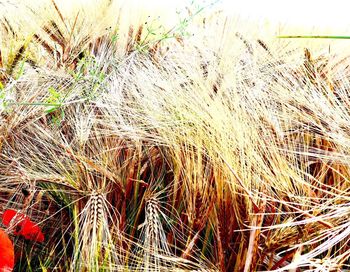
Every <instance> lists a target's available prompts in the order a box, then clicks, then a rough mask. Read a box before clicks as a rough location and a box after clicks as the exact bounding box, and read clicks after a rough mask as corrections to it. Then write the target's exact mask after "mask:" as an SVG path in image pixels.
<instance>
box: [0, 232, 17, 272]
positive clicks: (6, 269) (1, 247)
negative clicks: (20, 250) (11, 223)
mask: <svg viewBox="0 0 350 272" xmlns="http://www.w3.org/2000/svg"><path fill="white" fill-rule="evenodd" d="M0 252H1V254H0V271H2V272H11V271H12V270H13V267H14V265H15V253H14V248H13V244H12V241H11V240H10V238H9V237H8V235H7V233H6V232H4V231H3V230H2V229H0Z"/></svg>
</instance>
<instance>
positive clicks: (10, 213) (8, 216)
mask: <svg viewBox="0 0 350 272" xmlns="http://www.w3.org/2000/svg"><path fill="white" fill-rule="evenodd" d="M15 215H17V211H15V210H6V211H4V213H3V215H2V223H3V224H4V225H5V226H6V227H7V226H8V225H10V222H11V220H12V218H13V217H15Z"/></svg>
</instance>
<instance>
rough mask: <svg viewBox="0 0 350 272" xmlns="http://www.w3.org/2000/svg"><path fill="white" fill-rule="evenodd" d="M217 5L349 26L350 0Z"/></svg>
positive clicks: (293, 22)
mask: <svg viewBox="0 0 350 272" xmlns="http://www.w3.org/2000/svg"><path fill="white" fill-rule="evenodd" d="M127 1H128V0H127ZM129 1H130V0H129ZM190 1H191V0H136V2H137V3H138V4H141V3H142V4H144V5H146V6H148V7H150V6H154V5H156V6H158V7H159V6H162V7H168V8H174V7H176V6H177V7H181V6H184V3H189V2H190ZM204 1H205V2H206V3H209V2H213V1H215V0H195V3H197V4H201V3H202V2H204ZM142 4H141V5H142ZM219 5H222V6H223V7H224V9H225V11H226V12H228V13H229V14H233V15H238V16H239V17H240V18H242V19H251V20H252V21H253V20H254V21H261V20H265V19H268V21H269V22H271V23H282V24H285V25H286V26H295V27H302V26H303V27H306V28H308V29H310V28H311V27H315V28H318V29H320V28H321V29H322V28H328V29H334V30H337V29H339V30H340V29H350V0H332V1H328V0H318V1H317V0H219V3H218V4H216V6H219ZM335 34H337V33H335ZM349 35H350V33H349Z"/></svg>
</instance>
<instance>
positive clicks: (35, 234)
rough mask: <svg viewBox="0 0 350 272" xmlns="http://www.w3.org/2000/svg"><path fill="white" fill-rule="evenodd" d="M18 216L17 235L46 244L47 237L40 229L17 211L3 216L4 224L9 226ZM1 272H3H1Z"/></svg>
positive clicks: (7, 212)
mask: <svg viewBox="0 0 350 272" xmlns="http://www.w3.org/2000/svg"><path fill="white" fill-rule="evenodd" d="M15 216H16V222H14V224H15V231H14V234H15V235H22V236H23V237H24V238H25V239H27V240H31V241H36V242H44V240H45V237H44V234H43V233H42V232H41V229H40V227H39V226H38V225H37V224H35V223H33V222H32V221H31V220H30V218H29V217H28V216H26V215H24V214H20V213H18V212H17V211H15V210H6V211H5V212H4V214H3V215H2V223H3V224H4V225H5V226H9V225H10V222H11V220H12V219H13V218H14V217H15ZM0 272H1V271H0Z"/></svg>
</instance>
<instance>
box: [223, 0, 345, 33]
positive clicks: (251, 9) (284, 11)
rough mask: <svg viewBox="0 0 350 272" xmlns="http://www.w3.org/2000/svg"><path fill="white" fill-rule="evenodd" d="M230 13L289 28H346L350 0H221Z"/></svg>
mask: <svg viewBox="0 0 350 272" xmlns="http://www.w3.org/2000/svg"><path fill="white" fill-rule="evenodd" d="M222 2H223V3H224V6H225V7H226V9H227V10H230V12H232V13H235V14H238V15H240V16H242V17H245V18H250V19H265V18H267V19H268V20H270V21H271V22H279V23H283V24H284V23H286V24H287V25H292V26H305V27H322V28H323V27H325V28H348V27H349V26H350V1H349V0H347V1H346V0H332V1H329V0H318V1H317V0H260V1H259V0H243V1H235V0H231V1H230V0H222Z"/></svg>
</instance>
